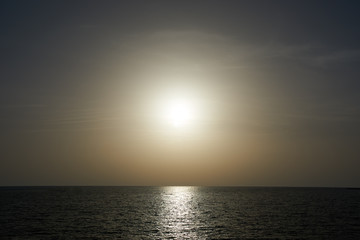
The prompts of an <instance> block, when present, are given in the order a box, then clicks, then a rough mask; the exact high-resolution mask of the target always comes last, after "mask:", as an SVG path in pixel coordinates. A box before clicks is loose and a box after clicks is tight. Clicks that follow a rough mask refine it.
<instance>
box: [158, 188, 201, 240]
mask: <svg viewBox="0 0 360 240" xmlns="http://www.w3.org/2000/svg"><path fill="white" fill-rule="evenodd" d="M196 191H197V188H196V187H164V191H163V194H162V201H163V204H162V205H163V208H162V210H161V213H160V218H159V225H160V228H161V232H162V233H163V234H164V235H171V237H174V238H175V239H184V238H186V239H199V237H200V236H198V234H197V231H196V227H195V226H199V225H200V224H199V222H198V221H199V211H198V208H197V200H196Z"/></svg>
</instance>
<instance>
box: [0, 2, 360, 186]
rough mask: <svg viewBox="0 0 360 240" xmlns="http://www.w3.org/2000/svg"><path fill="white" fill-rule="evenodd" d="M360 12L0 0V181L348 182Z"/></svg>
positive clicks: (357, 139)
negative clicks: (179, 110)
mask: <svg viewBox="0 0 360 240" xmlns="http://www.w3.org/2000/svg"><path fill="white" fill-rule="evenodd" d="M359 12H360V3H359V2H358V1H1V3H0V26H1V28H0V29H1V32H0V48H1V54H0V62H1V64H0V73H1V75H0V79H1V82H0V83H1V85H0V86H1V87H0V99H1V102H0V130H1V133H2V134H1V136H0V144H1V145H0V152H1V159H0V185H241V186H243V185H247V186H248V185H249V186H253V185H266V186H267V185H271V186H340V187H347V186H353V187H360V174H358V169H360V145H359V143H360V94H359V90H360V82H359V79H360V70H359V66H360V30H359V29H360V28H359V26H360V14H359ZM174 99H182V100H185V101H186V102H189V103H190V105H192V106H193V108H194V109H193V112H194V117H193V119H192V120H191V124H190V123H189V125H188V126H182V127H180V128H174V127H173V126H170V125H169V124H168V122H166V116H165V115H166V110H165V112H164V111H163V109H164V108H163V106H165V105H168V103H171V102H172V101H173V100H174Z"/></svg>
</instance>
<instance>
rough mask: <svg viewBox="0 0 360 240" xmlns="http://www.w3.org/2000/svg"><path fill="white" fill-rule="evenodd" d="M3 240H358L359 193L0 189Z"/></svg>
mask: <svg viewBox="0 0 360 240" xmlns="http://www.w3.org/2000/svg"><path fill="white" fill-rule="evenodd" d="M0 238H1V239H12V238H16V239H360V190H358V189H329V188H323V189H321V188H235V187H234V188H231V187H229V188H227V187H23V188H21V187H14V188H10V187H2V188H0Z"/></svg>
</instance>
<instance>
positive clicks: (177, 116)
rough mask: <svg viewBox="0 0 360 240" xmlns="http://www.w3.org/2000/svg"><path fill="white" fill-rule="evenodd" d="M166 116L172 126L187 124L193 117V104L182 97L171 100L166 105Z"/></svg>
mask: <svg viewBox="0 0 360 240" xmlns="http://www.w3.org/2000/svg"><path fill="white" fill-rule="evenodd" d="M166 116H167V119H168V121H169V122H170V123H171V124H172V125H173V126H174V127H177V128H178V127H183V126H185V125H188V124H189V123H190V122H191V121H192V120H193V118H194V108H193V105H192V104H191V103H190V102H189V101H186V100H183V99H178V100H173V101H171V102H169V103H168V105H167V108H166Z"/></svg>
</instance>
